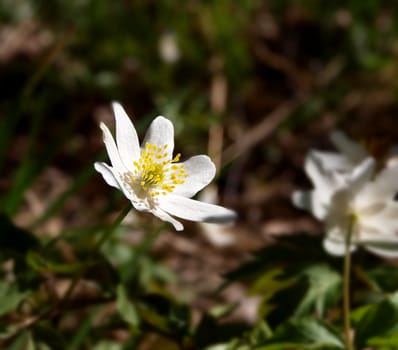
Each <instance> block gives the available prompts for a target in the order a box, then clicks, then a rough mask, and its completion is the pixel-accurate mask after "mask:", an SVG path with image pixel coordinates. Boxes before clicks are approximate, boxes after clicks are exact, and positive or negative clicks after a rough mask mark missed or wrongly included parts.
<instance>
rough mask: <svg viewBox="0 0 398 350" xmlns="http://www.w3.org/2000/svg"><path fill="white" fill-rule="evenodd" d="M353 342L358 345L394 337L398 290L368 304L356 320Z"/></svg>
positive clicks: (397, 328)
mask: <svg viewBox="0 0 398 350" xmlns="http://www.w3.org/2000/svg"><path fill="white" fill-rule="evenodd" d="M355 328H356V332H355V344H356V345H357V346H358V347H363V346H365V345H371V344H372V343H374V342H375V341H376V342H377V341H379V342H380V341H381V340H382V339H383V338H384V339H390V341H392V340H391V339H396V338H397V335H398V292H397V293H394V294H392V295H390V296H389V297H387V298H385V299H384V300H382V301H380V302H378V303H376V304H374V305H372V306H370V307H369V308H368V310H366V312H364V313H363V316H362V317H361V318H360V319H359V321H357V324H356V327H355ZM397 344H398V343H397Z"/></svg>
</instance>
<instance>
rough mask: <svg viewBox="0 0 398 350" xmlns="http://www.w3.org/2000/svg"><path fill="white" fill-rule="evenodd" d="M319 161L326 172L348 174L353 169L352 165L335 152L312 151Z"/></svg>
mask: <svg viewBox="0 0 398 350" xmlns="http://www.w3.org/2000/svg"><path fill="white" fill-rule="evenodd" d="M313 152H314V153H315V154H316V155H317V158H318V159H319V161H320V163H321V164H322V167H323V168H324V169H325V170H327V171H340V172H348V171H351V169H352V168H353V167H354V165H355V164H354V163H353V162H352V161H351V160H350V159H348V158H347V157H345V156H342V155H341V154H339V153H335V152H320V151H313Z"/></svg>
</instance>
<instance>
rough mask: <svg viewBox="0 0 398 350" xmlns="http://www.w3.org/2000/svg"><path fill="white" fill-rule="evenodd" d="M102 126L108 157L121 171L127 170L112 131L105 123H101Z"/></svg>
mask: <svg viewBox="0 0 398 350" xmlns="http://www.w3.org/2000/svg"><path fill="white" fill-rule="evenodd" d="M100 128H101V130H102V135H103V139H104V143H105V147H106V151H107V152H108V157H109V159H110V161H111V163H112V166H113V167H114V168H116V169H117V170H118V171H119V172H121V173H124V172H126V168H125V166H124V164H123V163H122V161H121V159H120V155H119V151H118V149H117V147H116V143H115V140H114V139H113V136H112V134H111V132H110V131H109V129H108V128H107V126H106V125H105V124H104V123H101V124H100Z"/></svg>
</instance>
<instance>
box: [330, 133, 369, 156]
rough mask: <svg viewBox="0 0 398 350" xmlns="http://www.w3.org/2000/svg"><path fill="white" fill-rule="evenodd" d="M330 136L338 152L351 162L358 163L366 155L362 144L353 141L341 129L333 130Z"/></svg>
mask: <svg viewBox="0 0 398 350" xmlns="http://www.w3.org/2000/svg"><path fill="white" fill-rule="evenodd" d="M330 138H331V141H332V142H333V144H334V146H335V147H336V148H337V149H338V150H339V152H341V153H343V155H344V156H345V157H347V158H348V159H349V160H351V161H352V162H353V163H359V162H361V161H362V160H364V159H365V158H366V157H367V156H368V154H367V152H366V149H365V148H364V147H363V146H362V145H360V144H359V143H356V142H353V141H352V140H350V139H349V138H348V137H347V136H346V135H345V134H344V133H342V132H341V131H335V132H333V133H332V134H331V136H330Z"/></svg>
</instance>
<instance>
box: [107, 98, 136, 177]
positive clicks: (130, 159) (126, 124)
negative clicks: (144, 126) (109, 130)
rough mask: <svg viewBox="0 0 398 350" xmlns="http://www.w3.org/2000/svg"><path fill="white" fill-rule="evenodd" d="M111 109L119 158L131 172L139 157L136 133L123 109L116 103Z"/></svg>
mask: <svg viewBox="0 0 398 350" xmlns="http://www.w3.org/2000/svg"><path fill="white" fill-rule="evenodd" d="M112 107H113V112H114V114H115V121H116V142H117V148H118V150H119V154H120V158H121V160H122V162H123V164H124V166H125V167H126V168H127V169H129V170H130V171H132V170H133V168H134V166H133V163H134V161H136V160H138V159H139V158H140V156H141V150H140V145H139V142H138V136H137V132H136V131H135V128H134V125H133V123H132V122H131V120H130V118H129V117H128V115H127V113H126V112H125V110H124V109H123V107H122V106H121V105H120V104H119V103H117V102H113V103H112Z"/></svg>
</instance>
